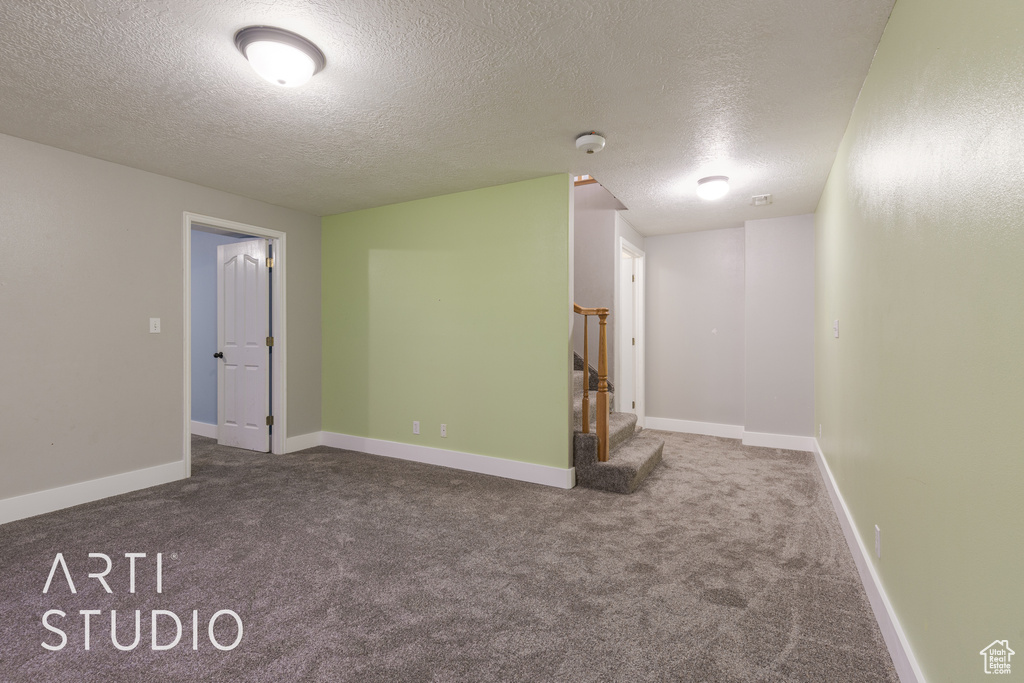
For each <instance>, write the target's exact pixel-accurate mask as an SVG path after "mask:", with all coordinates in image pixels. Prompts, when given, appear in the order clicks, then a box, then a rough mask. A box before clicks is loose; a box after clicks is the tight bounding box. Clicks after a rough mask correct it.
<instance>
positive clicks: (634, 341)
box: [633, 337, 636, 346]
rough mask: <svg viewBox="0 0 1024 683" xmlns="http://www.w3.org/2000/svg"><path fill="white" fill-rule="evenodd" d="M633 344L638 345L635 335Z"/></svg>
mask: <svg viewBox="0 0 1024 683" xmlns="http://www.w3.org/2000/svg"><path fill="white" fill-rule="evenodd" d="M633 346H636V337H633Z"/></svg>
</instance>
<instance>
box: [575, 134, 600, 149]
mask: <svg viewBox="0 0 1024 683" xmlns="http://www.w3.org/2000/svg"><path fill="white" fill-rule="evenodd" d="M604 143H605V139H604V137H603V136H601V135H598V134H597V131H593V130H592V131H590V132H589V133H580V134H579V135H577V136H576V149H582V150H583V151H584V152H586V153H587V154H593V153H594V152H600V151H601V150H602V149H604Z"/></svg>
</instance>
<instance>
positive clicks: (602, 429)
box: [584, 312, 608, 462]
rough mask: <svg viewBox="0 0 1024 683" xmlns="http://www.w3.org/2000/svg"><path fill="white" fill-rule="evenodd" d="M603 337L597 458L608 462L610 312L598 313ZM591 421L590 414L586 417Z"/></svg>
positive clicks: (600, 344) (599, 359) (599, 360)
mask: <svg viewBox="0 0 1024 683" xmlns="http://www.w3.org/2000/svg"><path fill="white" fill-rule="evenodd" d="M597 317H598V318H599V320H600V324H601V337H600V341H599V342H598V347H597V459H598V460H599V461H600V462H608V328H607V322H608V313H607V312H604V313H598V314H597ZM584 419H586V420H588V421H589V419H590V415H589V414H587V415H586V417H585V418H584Z"/></svg>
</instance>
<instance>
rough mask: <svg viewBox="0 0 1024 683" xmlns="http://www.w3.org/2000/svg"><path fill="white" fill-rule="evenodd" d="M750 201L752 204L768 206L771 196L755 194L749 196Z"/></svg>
mask: <svg viewBox="0 0 1024 683" xmlns="http://www.w3.org/2000/svg"><path fill="white" fill-rule="evenodd" d="M750 203H751V204H753V205H754V206H768V205H769V204H771V203H772V196H771V195H770V194H755V195H754V196H753V197H751V198H750Z"/></svg>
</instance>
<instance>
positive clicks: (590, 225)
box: [572, 183, 622, 384]
mask: <svg viewBox="0 0 1024 683" xmlns="http://www.w3.org/2000/svg"><path fill="white" fill-rule="evenodd" d="M620 208H622V204H621V203H620V202H619V201H618V200H617V199H615V197H613V196H612V195H611V193H609V192H608V191H607V190H606V189H604V188H603V187H601V185H599V184H597V183H592V184H589V185H580V186H578V187H575V188H574V190H573V296H574V298H575V301H576V303H578V304H579V305H580V306H583V307H585V308H608V309H611V315H609V317H608V325H607V328H608V329H607V335H608V360H609V363H608V378H609V380H610V381H611V382H612V383H613V384H614V382H615V378H614V370H613V369H612V368H613V366H614V363H613V362H612V359H613V358H614V357H615V311H614V305H615V301H614V299H615V268H616V261H617V258H616V246H615V242H616V240H615V234H616V233H615V218H616V210H618V209H620ZM579 317H580V316H577V318H579ZM589 321H590V322H589V325H590V327H589V335H590V339H589V341H590V365H591V366H592V367H594V368H596V367H597V350H598V330H599V328H598V323H597V318H596V317H594V316H591V317H590V318H589ZM572 345H573V349H574V350H575V351H576V353H578V354H580V356H582V355H583V324H582V318H580V319H579V320H577V321H576V324H575V325H574V326H573V338H572Z"/></svg>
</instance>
